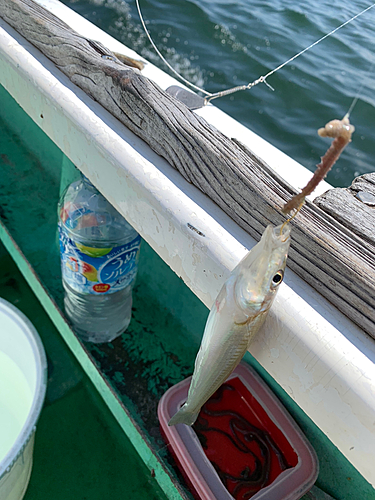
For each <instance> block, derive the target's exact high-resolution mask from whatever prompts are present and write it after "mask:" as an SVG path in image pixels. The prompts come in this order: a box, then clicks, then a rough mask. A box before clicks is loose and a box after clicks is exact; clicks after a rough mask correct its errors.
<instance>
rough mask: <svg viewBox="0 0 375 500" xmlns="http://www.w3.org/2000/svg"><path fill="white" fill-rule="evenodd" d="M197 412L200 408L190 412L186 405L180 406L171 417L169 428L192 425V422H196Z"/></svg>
mask: <svg viewBox="0 0 375 500" xmlns="http://www.w3.org/2000/svg"><path fill="white" fill-rule="evenodd" d="M199 412H200V408H199V409H198V411H191V410H189V408H188V407H187V406H186V404H184V405H183V406H181V408H180V409H179V410H178V412H177V413H175V414H174V415H173V417H172V418H171V419H170V421H169V422H168V425H169V426H171V425H176V424H186V425H193V424H194V422H195V421H196V420H197V417H198V415H199Z"/></svg>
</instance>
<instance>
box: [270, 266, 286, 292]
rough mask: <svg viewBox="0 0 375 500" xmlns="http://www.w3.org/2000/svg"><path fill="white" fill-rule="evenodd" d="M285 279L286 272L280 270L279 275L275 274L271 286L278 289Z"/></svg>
mask: <svg viewBox="0 0 375 500" xmlns="http://www.w3.org/2000/svg"><path fill="white" fill-rule="evenodd" d="M283 278H284V271H283V270H282V269H280V270H279V271H277V273H275V274H274V276H273V278H272V283H271V286H272V287H273V288H275V287H277V286H278V285H280V283H281V282H282V281H283Z"/></svg>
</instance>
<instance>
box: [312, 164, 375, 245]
mask: <svg viewBox="0 0 375 500" xmlns="http://www.w3.org/2000/svg"><path fill="white" fill-rule="evenodd" d="M314 203H316V205H317V206H318V207H320V208H321V209H322V210H324V211H325V212H326V213H328V214H330V215H332V216H333V217H335V219H336V220H338V221H339V222H341V224H342V225H343V226H345V227H347V228H348V229H350V230H351V231H353V233H355V234H358V235H359V236H361V237H362V238H363V239H365V240H366V241H368V242H370V243H372V244H373V245H375V173H372V174H365V175H362V176H360V177H357V178H356V179H354V181H353V183H352V185H351V186H350V187H349V188H336V189H330V190H329V191H328V192H327V193H324V194H323V195H322V196H319V197H318V198H316V199H315V200H314Z"/></svg>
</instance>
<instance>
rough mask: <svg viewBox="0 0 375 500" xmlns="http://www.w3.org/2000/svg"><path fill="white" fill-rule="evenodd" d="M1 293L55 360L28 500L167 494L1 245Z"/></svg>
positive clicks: (94, 499)
mask: <svg viewBox="0 0 375 500" xmlns="http://www.w3.org/2000/svg"><path fill="white" fill-rule="evenodd" d="M0 296H1V297H3V298H5V299H6V300H8V301H9V302H11V303H12V304H14V305H15V306H16V307H18V308H19V309H20V310H21V311H22V312H23V313H24V314H26V315H27V316H28V317H29V318H30V319H32V321H33V323H34V326H35V327H36V328H37V330H38V332H39V334H40V336H41V338H42V341H43V344H44V346H45V349H46V353H47V357H48V365H49V369H48V390H47V396H46V400H45V404H44V408H43V411H42V413H41V417H40V420H39V423H38V426H37V434H36V441H35V450H34V465H33V471H32V475H31V480H30V485H29V488H28V490H27V493H26V496H25V500H44V499H47V498H48V499H52V498H53V499H54V500H67V499H74V500H85V499H90V500H103V499H104V498H109V497H110V498H111V499H113V500H120V499H124V498H132V499H134V500H138V499H139V500H141V499H142V500H143V499H145V498H148V499H150V500H162V499H165V498H166V497H165V495H164V494H163V492H162V491H161V489H160V487H159V486H158V484H157V483H156V481H155V479H153V478H152V477H151V474H150V471H149V470H148V469H147V467H146V466H145V465H144V463H143V462H142V460H141V459H140V458H139V456H138V454H137V453H136V451H135V449H134V447H133V446H132V445H131V443H130V442H129V440H128V439H127V438H126V436H125V434H124V433H123V431H122V430H121V428H120V427H119V425H118V424H117V422H116V421H115V419H114V418H113V415H112V414H111V413H110V412H109V410H108V408H107V407H106V405H104V403H103V401H102V400H101V398H100V397H99V396H98V394H97V392H96V390H95V388H94V387H93V385H92V383H91V382H90V381H89V380H88V378H87V376H86V375H85V374H84V373H83V370H82V368H81V367H80V366H79V364H78V363H77V361H76V360H75V358H74V357H73V356H72V355H71V353H70V352H69V349H68V348H67V346H66V345H65V343H64V342H63V340H62V339H61V337H60V335H59V333H58V331H57V330H56V328H55V327H54V325H53V323H52V322H51V320H50V319H49V318H48V316H47V315H46V313H45V311H44V309H43V308H42V306H41V305H40V303H39V302H38V300H37V298H36V297H35V295H34V294H33V292H32V291H31V289H30V288H29V286H28V285H27V283H26V281H25V280H24V278H23V276H22V275H21V273H20V272H19V270H18V268H17V266H16V265H15V263H14V262H13V261H12V259H11V257H10V256H9V254H8V253H7V252H6V251H5V249H4V247H3V246H2V245H1V244H0Z"/></svg>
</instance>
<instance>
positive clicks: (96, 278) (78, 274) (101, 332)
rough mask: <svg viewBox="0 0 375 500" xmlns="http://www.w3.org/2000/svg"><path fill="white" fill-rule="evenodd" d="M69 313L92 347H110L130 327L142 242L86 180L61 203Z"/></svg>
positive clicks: (63, 262) (65, 300)
mask: <svg viewBox="0 0 375 500" xmlns="http://www.w3.org/2000/svg"><path fill="white" fill-rule="evenodd" d="M58 213H59V235H60V252H61V269H62V278H63V286H64V290H65V298H64V306H65V312H66V314H67V316H68V318H69V319H70V321H71V323H72V324H73V327H74V329H75V331H76V332H77V334H78V335H79V336H80V338H81V339H82V340H85V341H89V342H110V341H111V340H113V339H115V338H116V337H117V336H119V335H120V334H121V333H122V332H124V331H125V330H126V329H127V327H128V326H129V323H130V319H131V309H132V289H133V285H134V280H135V277H136V274H137V269H138V256H139V247H140V244H141V237H140V236H139V234H138V233H137V232H136V231H135V230H134V229H133V228H132V226H131V225H130V224H129V223H128V222H127V221H126V220H125V219H124V217H122V215H120V214H119V213H118V212H117V210H116V209H115V208H113V206H112V205H111V204H110V203H109V202H108V201H107V200H106V199H105V198H104V196H103V195H102V194H100V193H99V191H98V190H97V189H96V188H95V187H94V186H93V185H92V184H91V183H90V181H89V180H88V179H87V178H86V177H84V176H82V178H81V179H80V180H79V181H77V182H74V183H73V184H71V185H70V186H68V188H67V189H66V190H65V192H64V193H63V195H62V197H61V200H60V203H59V209H58Z"/></svg>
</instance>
